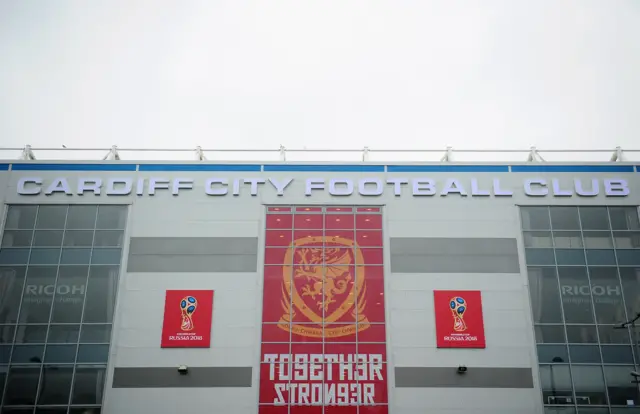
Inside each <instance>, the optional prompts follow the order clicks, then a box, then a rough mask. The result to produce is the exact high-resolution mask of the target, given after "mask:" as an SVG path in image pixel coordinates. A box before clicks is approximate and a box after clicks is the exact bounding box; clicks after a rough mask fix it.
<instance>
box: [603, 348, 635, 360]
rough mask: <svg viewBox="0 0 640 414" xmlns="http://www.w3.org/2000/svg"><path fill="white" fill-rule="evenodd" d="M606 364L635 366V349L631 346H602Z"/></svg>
mask: <svg viewBox="0 0 640 414" xmlns="http://www.w3.org/2000/svg"><path fill="white" fill-rule="evenodd" d="M600 348H601V349H602V360H603V361H604V363H605V364H633V349H632V348H631V347H630V346H629V345H601V347H600Z"/></svg>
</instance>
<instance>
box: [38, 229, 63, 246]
mask: <svg viewBox="0 0 640 414" xmlns="http://www.w3.org/2000/svg"><path fill="white" fill-rule="evenodd" d="M63 233H64V231H63V230H36V232H35V233H34V238H33V245H34V246H36V247H58V246H62V235H63Z"/></svg>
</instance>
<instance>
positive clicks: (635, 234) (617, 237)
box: [613, 231, 640, 249]
mask: <svg viewBox="0 0 640 414" xmlns="http://www.w3.org/2000/svg"><path fill="white" fill-rule="evenodd" d="M613 241H614V243H615V245H616V249H640V231H614V232H613Z"/></svg>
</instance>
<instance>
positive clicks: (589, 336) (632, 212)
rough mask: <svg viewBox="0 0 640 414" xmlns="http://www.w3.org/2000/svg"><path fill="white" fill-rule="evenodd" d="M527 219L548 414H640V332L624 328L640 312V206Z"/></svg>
mask: <svg viewBox="0 0 640 414" xmlns="http://www.w3.org/2000/svg"><path fill="white" fill-rule="evenodd" d="M521 219H522V228H523V231H524V244H525V250H526V261H527V269H528V276H529V292H530V297H531V306H532V312H533V321H534V324H535V336H536V342H537V350H538V362H539V368H540V379H541V386H542V399H543V402H544V404H545V412H546V413H554V414H556V413H557V414H609V413H611V414H636V413H640V395H639V392H638V390H639V389H640V388H639V384H637V383H635V382H634V377H633V376H632V375H631V372H633V371H638V364H639V363H640V354H639V353H638V346H637V344H638V338H637V337H636V335H637V332H635V330H634V329H629V328H622V329H619V326H617V325H620V324H621V323H622V322H625V321H627V320H629V319H631V318H633V317H634V316H635V315H636V314H637V313H638V312H640V221H639V219H638V209H637V208H636V207H522V208H521ZM638 325H640V321H639V323H638ZM638 329H640V326H639V327H638Z"/></svg>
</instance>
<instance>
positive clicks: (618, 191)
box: [604, 179, 629, 197]
mask: <svg viewBox="0 0 640 414" xmlns="http://www.w3.org/2000/svg"><path fill="white" fill-rule="evenodd" d="M604 193H605V195H606V196H607V197H625V196H628V195H629V184H628V183H627V180H620V179H617V180H604Z"/></svg>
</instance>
